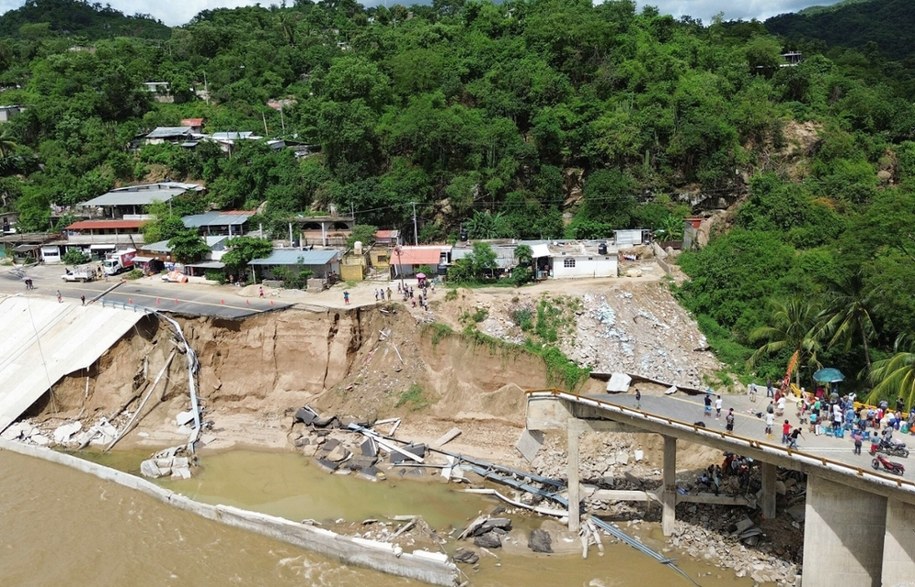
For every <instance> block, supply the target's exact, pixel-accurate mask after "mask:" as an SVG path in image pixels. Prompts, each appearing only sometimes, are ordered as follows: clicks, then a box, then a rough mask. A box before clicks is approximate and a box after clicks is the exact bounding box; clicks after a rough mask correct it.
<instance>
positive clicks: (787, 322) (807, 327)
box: [749, 298, 821, 386]
mask: <svg viewBox="0 0 915 587" xmlns="http://www.w3.org/2000/svg"><path fill="white" fill-rule="evenodd" d="M772 306H773V311H772V314H771V317H770V320H771V323H770V324H768V325H765V326H760V327H758V328H756V329H754V330H753V332H751V333H750V340H751V341H752V342H759V341H764V344H763V345H762V346H760V347H759V349H757V351H756V352H755V353H753V355H752V356H751V357H750V361H749V364H750V366H753V365H755V364H756V363H757V362H758V361H759V359H760V358H761V357H763V356H765V355H771V354H773V353H779V352H782V351H787V352H788V354H789V355H791V356H794V355H797V357H798V358H797V361H798V363H797V365H798V368H796V369H795V371H794V382H795V384H796V385H798V386H800V384H801V383H800V381H801V370H800V366H801V365H809V364H814V365H816V364H817V352H818V351H819V350H820V348H821V344H820V340H819V338H818V337H817V333H818V330H817V316H818V312H817V308H816V306H814V305H813V304H812V303H811V302H810V301H809V300H805V299H802V298H790V299H787V300H775V301H773V302H772Z"/></svg>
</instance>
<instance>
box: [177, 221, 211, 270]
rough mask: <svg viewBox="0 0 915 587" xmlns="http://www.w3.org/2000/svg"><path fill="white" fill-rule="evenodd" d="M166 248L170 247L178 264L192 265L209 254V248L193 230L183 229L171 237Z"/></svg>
mask: <svg viewBox="0 0 915 587" xmlns="http://www.w3.org/2000/svg"><path fill="white" fill-rule="evenodd" d="M168 246H169V247H171V249H172V255H173V256H174V257H175V260H176V261H178V262H179V263H193V262H194V261H198V260H200V259H202V258H203V257H204V256H205V255H206V254H207V253H209V252H210V247H208V246H207V244H206V243H205V242H204V240H203V238H202V237H201V236H200V235H199V234H197V231H196V230H195V229H193V228H186V229H183V230H181V231H180V232H179V233H178V234H176V235H174V236H173V237H171V238H170V239H169V241H168Z"/></svg>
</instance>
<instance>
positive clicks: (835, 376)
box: [813, 367, 845, 383]
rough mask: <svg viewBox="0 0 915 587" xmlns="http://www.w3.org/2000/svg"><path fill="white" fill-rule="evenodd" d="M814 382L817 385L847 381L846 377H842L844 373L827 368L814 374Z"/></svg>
mask: <svg viewBox="0 0 915 587" xmlns="http://www.w3.org/2000/svg"><path fill="white" fill-rule="evenodd" d="M813 380H814V381H816V382H817V383H837V382H839V381H845V375H842V372H841V371H839V370H838V369H834V368H832V367H826V368H825V369H820V370H819V371H817V372H816V373H814V374H813Z"/></svg>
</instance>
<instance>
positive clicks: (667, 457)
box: [661, 436, 677, 536]
mask: <svg viewBox="0 0 915 587" xmlns="http://www.w3.org/2000/svg"><path fill="white" fill-rule="evenodd" d="M662 438H664V469H663V471H662V480H663V484H664V487H663V490H662V491H661V531H662V532H663V533H664V536H670V535H671V534H673V533H674V526H675V525H676V521H677V439H676V438H674V437H673V436H662Z"/></svg>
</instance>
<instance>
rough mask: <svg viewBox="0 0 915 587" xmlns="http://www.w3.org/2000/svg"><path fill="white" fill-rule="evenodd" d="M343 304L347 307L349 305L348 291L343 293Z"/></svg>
mask: <svg viewBox="0 0 915 587" xmlns="http://www.w3.org/2000/svg"><path fill="white" fill-rule="evenodd" d="M343 303H344V304H346V305H347V306H348V305H349V292H348V291H345V292H343Z"/></svg>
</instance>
